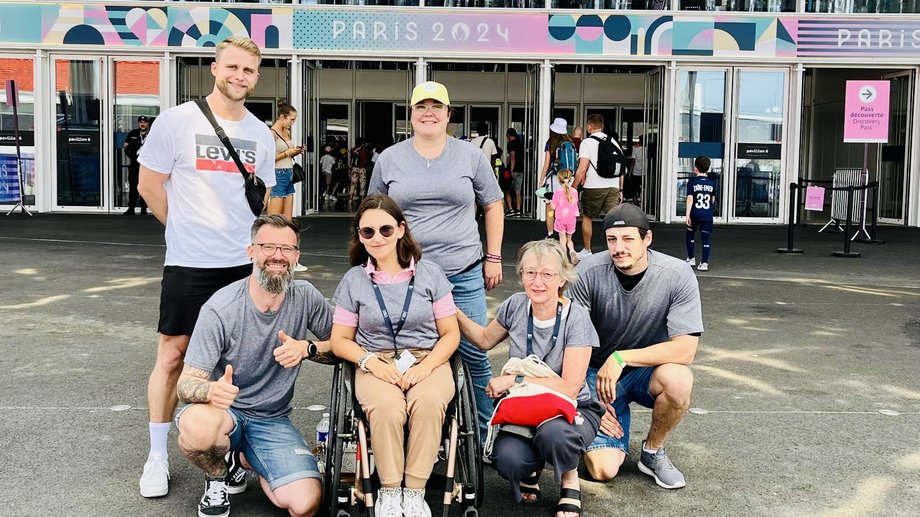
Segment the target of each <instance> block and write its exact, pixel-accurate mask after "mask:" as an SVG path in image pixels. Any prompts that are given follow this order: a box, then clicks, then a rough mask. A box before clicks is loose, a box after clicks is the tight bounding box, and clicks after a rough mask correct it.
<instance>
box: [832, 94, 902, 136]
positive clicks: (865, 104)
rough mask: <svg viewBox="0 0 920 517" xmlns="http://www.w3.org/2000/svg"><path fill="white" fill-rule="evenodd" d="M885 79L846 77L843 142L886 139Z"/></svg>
mask: <svg viewBox="0 0 920 517" xmlns="http://www.w3.org/2000/svg"><path fill="white" fill-rule="evenodd" d="M890 88H891V83H889V82H888V81H847V95H846V113H845V114H844V116H845V118H844V125H843V141H844V142H848V143H849V142H855V143H861V142H868V143H882V144H884V143H887V142H888V111H889V105H888V98H889V95H890Z"/></svg>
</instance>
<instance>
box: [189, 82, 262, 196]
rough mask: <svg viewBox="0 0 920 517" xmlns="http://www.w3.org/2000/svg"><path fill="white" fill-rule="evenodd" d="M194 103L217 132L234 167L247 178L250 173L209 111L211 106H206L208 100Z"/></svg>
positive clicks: (199, 100) (197, 100) (198, 100)
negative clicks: (234, 164)
mask: <svg viewBox="0 0 920 517" xmlns="http://www.w3.org/2000/svg"><path fill="white" fill-rule="evenodd" d="M195 104H197V105H198V109H200V110H201V112H202V113H204V116H205V118H206V119H208V122H210V123H211V127H213V128H214V132H215V133H217V138H219V139H220V141H221V143H223V144H224V147H226V148H227V151H228V152H229V153H230V157H231V158H233V161H234V162H235V163H236V167H237V168H238V169H239V170H240V174H242V175H243V179H245V180H248V179H249V175H250V174H252V173H250V172H247V171H246V166H245V165H243V161H242V160H240V155H238V154H236V149H234V148H233V144H231V143H230V139H229V138H227V133H224V128H222V127H220V125H219V124H218V123H217V119H215V118H214V113H212V112H211V107H210V106H208V101H207V100H206V99H195Z"/></svg>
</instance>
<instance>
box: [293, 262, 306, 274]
mask: <svg viewBox="0 0 920 517" xmlns="http://www.w3.org/2000/svg"><path fill="white" fill-rule="evenodd" d="M309 270H310V268H308V267H307V266H305V265H303V264H301V263H300V262H298V263H297V265H296V266H294V271H297V272H302V271H309Z"/></svg>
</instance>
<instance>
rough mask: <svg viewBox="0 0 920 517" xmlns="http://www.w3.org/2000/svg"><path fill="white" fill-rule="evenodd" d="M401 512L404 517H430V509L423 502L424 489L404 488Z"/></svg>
mask: <svg viewBox="0 0 920 517" xmlns="http://www.w3.org/2000/svg"><path fill="white" fill-rule="evenodd" d="M402 511H403V515H404V516H405V517H431V508H429V507H428V503H426V502H425V489H424V488H404V489H403V504H402Z"/></svg>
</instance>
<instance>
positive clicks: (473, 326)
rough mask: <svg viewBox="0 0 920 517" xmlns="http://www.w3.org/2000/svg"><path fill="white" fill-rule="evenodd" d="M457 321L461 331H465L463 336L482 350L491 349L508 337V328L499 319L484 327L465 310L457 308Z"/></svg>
mask: <svg viewBox="0 0 920 517" xmlns="http://www.w3.org/2000/svg"><path fill="white" fill-rule="evenodd" d="M457 322H458V323H460V332H462V333H463V337H465V338H466V339H468V340H469V342H470V343H472V344H474V345H476V348H479V349H480V350H491V349H493V348H495V345H497V344H499V343H501V342H502V341H504V340H505V338H507V337H508V330H507V329H506V328H505V327H502V326H501V324H499V323H498V321H497V320H492V321H491V322H490V323H489V324H488V325H487V326H485V327H483V326H482V325H480V324H479V323H476V322H475V321H473V320H471V319H470V318H469V317H468V316H467V315H466V314H463V311H461V310H457Z"/></svg>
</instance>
